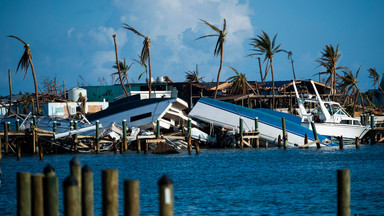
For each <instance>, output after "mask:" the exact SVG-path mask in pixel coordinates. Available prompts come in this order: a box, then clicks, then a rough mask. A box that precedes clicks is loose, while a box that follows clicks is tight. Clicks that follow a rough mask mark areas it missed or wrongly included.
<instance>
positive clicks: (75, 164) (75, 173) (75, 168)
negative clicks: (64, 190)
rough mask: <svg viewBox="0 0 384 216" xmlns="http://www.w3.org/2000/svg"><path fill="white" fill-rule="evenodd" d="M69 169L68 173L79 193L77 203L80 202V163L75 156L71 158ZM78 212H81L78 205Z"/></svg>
mask: <svg viewBox="0 0 384 216" xmlns="http://www.w3.org/2000/svg"><path fill="white" fill-rule="evenodd" d="M69 167H70V173H71V176H72V177H73V178H75V179H76V181H77V188H78V193H79V202H80V201H81V162H80V160H79V159H78V158H77V157H76V156H75V157H73V158H72V160H71V161H70V162H69ZM79 208H80V212H81V205H80V207H79Z"/></svg>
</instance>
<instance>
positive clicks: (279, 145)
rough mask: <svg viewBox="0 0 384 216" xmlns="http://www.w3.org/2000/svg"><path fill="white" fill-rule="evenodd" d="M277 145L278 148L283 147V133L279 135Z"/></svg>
mask: <svg viewBox="0 0 384 216" xmlns="http://www.w3.org/2000/svg"><path fill="white" fill-rule="evenodd" d="M277 147H278V148H281V135H280V134H279V136H278V137H277Z"/></svg>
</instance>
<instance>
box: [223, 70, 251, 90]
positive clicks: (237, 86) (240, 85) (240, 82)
mask: <svg viewBox="0 0 384 216" xmlns="http://www.w3.org/2000/svg"><path fill="white" fill-rule="evenodd" d="M228 67H229V68H230V69H231V70H233V71H234V72H235V73H236V75H235V76H232V77H229V78H228V79H227V81H228V82H231V83H232V87H231V94H241V95H245V94H246V93H247V92H248V90H249V89H250V90H252V92H253V93H254V94H255V95H257V93H256V91H255V89H253V87H252V86H251V85H250V84H249V83H248V81H247V78H246V77H245V74H242V73H239V72H238V71H237V70H236V69H235V68H233V67H230V66H228Z"/></svg>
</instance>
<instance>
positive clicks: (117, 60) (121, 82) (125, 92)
mask: <svg viewBox="0 0 384 216" xmlns="http://www.w3.org/2000/svg"><path fill="white" fill-rule="evenodd" d="M112 37H113V42H114V43H115V54H116V62H115V65H116V68H117V74H118V75H119V80H120V84H121V87H122V88H123V91H124V94H125V96H127V97H128V92H127V89H126V88H125V86H124V82H123V78H122V76H121V70H120V64H119V62H120V61H119V56H118V54H117V44H116V34H113V35H112Z"/></svg>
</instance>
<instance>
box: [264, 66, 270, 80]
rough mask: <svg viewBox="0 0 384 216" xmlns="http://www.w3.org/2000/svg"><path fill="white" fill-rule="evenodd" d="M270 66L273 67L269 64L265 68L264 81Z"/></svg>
mask: <svg viewBox="0 0 384 216" xmlns="http://www.w3.org/2000/svg"><path fill="white" fill-rule="evenodd" d="M270 68H271V65H268V66H267V68H266V69H265V74H264V78H263V80H264V81H265V79H267V75H268V71H269V69H270Z"/></svg>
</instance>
